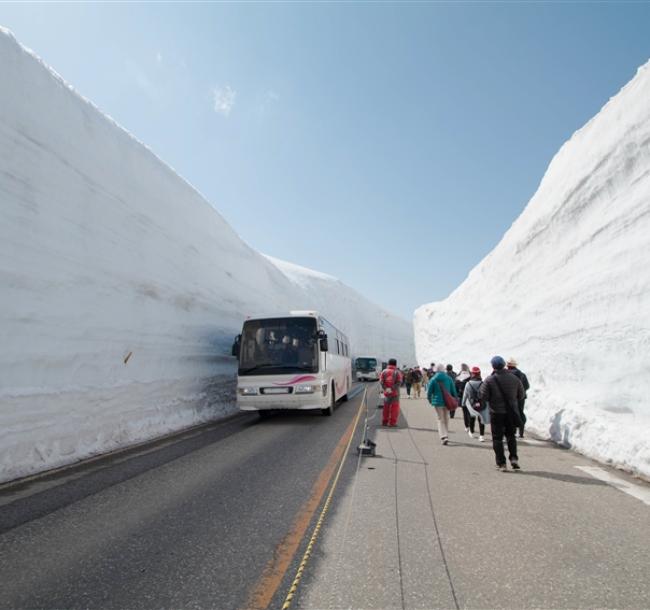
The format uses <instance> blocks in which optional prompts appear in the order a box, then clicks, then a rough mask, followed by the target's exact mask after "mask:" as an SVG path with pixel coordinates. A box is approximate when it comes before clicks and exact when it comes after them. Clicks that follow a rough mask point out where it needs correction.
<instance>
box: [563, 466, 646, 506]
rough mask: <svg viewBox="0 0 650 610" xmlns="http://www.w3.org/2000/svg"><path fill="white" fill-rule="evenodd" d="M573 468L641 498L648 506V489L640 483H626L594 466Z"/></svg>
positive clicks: (638, 498)
mask: <svg viewBox="0 0 650 610" xmlns="http://www.w3.org/2000/svg"><path fill="white" fill-rule="evenodd" d="M575 468H577V469H578V470H582V471H583V472H586V473H587V474H588V475H591V476H592V477H594V479H600V480H601V481H604V482H605V483H609V484H610V485H611V486H612V487H616V489H618V490H620V491H622V492H624V493H626V494H628V495H630V496H633V497H635V498H636V499H637V500H641V502H643V503H644V504H647V505H648V506H650V489H647V488H645V487H641V485H635V484H634V483H628V482H627V481H625V480H623V479H619V478H618V477H615V476H614V475H613V474H610V473H609V472H607V471H606V470H603V469H602V468H598V467H596V466H575Z"/></svg>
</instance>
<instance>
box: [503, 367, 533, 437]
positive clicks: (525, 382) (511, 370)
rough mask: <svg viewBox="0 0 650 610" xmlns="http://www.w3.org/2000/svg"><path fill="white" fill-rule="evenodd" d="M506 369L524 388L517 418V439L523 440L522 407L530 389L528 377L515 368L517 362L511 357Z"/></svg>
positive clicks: (523, 421)
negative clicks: (519, 422) (519, 421)
mask: <svg viewBox="0 0 650 610" xmlns="http://www.w3.org/2000/svg"><path fill="white" fill-rule="evenodd" d="M507 367H508V372H509V373H512V374H513V375H515V376H516V377H518V378H519V381H521V384H522V385H523V386H524V397H523V398H522V399H521V400H520V401H519V404H518V407H519V417H520V418H521V426H519V438H524V427H525V426H526V414H525V413H524V406H525V404H526V395H527V393H528V390H529V389H530V383H528V377H526V374H525V373H524V372H523V371H520V370H519V369H518V368H517V361H516V360H515V359H514V358H513V357H512V356H510V358H508V363H507Z"/></svg>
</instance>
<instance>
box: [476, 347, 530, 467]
mask: <svg viewBox="0 0 650 610" xmlns="http://www.w3.org/2000/svg"><path fill="white" fill-rule="evenodd" d="M490 363H491V364H492V368H493V369H494V370H493V371H492V374H491V375H490V376H489V377H488V378H487V379H486V380H485V381H484V382H483V385H482V386H481V389H480V392H479V395H480V398H481V400H482V401H486V402H487V403H488V404H489V409H490V422H491V425H492V448H493V449H494V454H495V457H496V462H497V468H498V469H499V470H502V471H505V470H507V468H506V455H505V452H504V451H503V436H504V434H505V437H506V441H507V443H508V453H509V457H510V465H511V466H512V469H513V470H520V466H519V458H518V457H517V438H516V430H517V428H518V427H519V426H520V419H519V401H520V400H521V399H522V398H523V397H524V386H523V384H522V383H521V381H519V379H518V378H517V377H515V376H514V375H511V374H510V373H508V371H507V370H506V361H505V360H504V359H503V358H502V357H501V356H495V357H494V358H492V360H491V361H490Z"/></svg>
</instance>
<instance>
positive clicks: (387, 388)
mask: <svg viewBox="0 0 650 610" xmlns="http://www.w3.org/2000/svg"><path fill="white" fill-rule="evenodd" d="M403 377H404V376H403V375H402V372H401V371H400V370H399V369H398V368H397V360H395V358H391V359H390V360H389V361H388V366H387V367H386V368H385V369H384V370H383V371H382V372H381V375H380V376H379V383H380V384H381V387H382V389H383V390H384V411H383V413H382V419H381V425H382V426H391V427H393V428H394V427H395V426H397V420H398V418H399V389H400V386H401V385H402V380H403Z"/></svg>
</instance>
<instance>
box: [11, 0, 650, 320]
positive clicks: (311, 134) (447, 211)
mask: <svg viewBox="0 0 650 610" xmlns="http://www.w3.org/2000/svg"><path fill="white" fill-rule="evenodd" d="M0 24H1V25H3V26H5V27H8V28H9V29H11V30H12V31H13V32H14V34H15V35H16V37H17V38H18V39H19V40H20V41H21V42H22V43H23V44H25V45H26V46H28V47H30V48H32V49H33V50H34V51H35V52H36V53H37V54H38V55H40V56H41V57H42V58H43V59H44V60H45V61H46V62H47V63H48V64H50V65H51V66H52V67H53V68H54V69H55V70H56V71H57V72H59V73H60V74H61V75H62V76H63V77H64V78H65V79H66V80H67V81H68V82H69V83H71V84H72V85H73V86H74V87H75V88H76V89H77V90H78V91H79V92H80V93H81V94H83V95H84V96H86V97H88V98H89V99H91V100H92V101H93V102H94V103H95V104H96V105H97V106H98V107H99V108H100V109H101V110H102V111H104V112H106V113H107V114H109V115H110V116H112V117H113V118H114V119H115V120H117V121H118V122H119V123H120V124H122V125H123V126H124V127H125V128H126V129H128V130H129V131H130V132H132V133H133V134H134V135H135V136H136V137H137V138H138V139H140V140H141V141H143V142H144V143H145V144H147V145H148V146H149V147H150V148H152V149H153V150H154V151H155V152H156V153H157V154H158V155H159V156H160V157H161V158H162V159H163V160H164V161H166V162H167V163H169V164H170V165H171V166H172V167H174V169H176V171H178V172H179V173H180V174H181V175H182V176H183V177H184V178H186V179H187V180H188V181H189V182H190V183H191V184H193V185H194V186H195V187H196V188H197V189H198V190H199V191H201V193H203V194H204V195H205V196H206V198H207V199H208V200H209V201H210V202H211V203H212V204H213V205H214V206H215V208H216V209H217V210H218V211H219V212H220V213H221V214H222V215H223V216H224V217H225V218H226V220H228V222H229V223H230V224H231V225H232V226H233V227H234V229H235V230H236V231H237V232H238V233H239V234H240V235H241V236H242V238H244V239H245V240H246V241H247V242H248V243H249V244H251V245H252V246H253V247H255V248H256V249H258V250H260V251H262V252H264V253H267V254H270V255H272V256H276V257H278V258H282V259H285V260H288V261H291V262H294V263H298V264H301V265H305V266H308V267H312V268H314V269H317V270H319V271H323V272H326V273H330V274H332V275H335V276H337V277H339V278H341V279H342V280H343V281H344V282H346V283H347V284H349V285H351V286H353V287H354V288H356V289H357V290H359V291H360V292H361V293H363V294H364V295H366V296H367V297H369V298H371V299H372V300H373V301H375V302H377V303H380V304H381V305H383V306H385V307H387V308H388V309H390V310H391V311H394V312H396V313H398V314H400V315H402V316H404V317H405V318H408V319H410V317H411V313H412V311H413V310H414V309H415V308H416V307H417V306H419V305H421V304H423V303H427V302H430V301H435V300H440V299H444V298H445V297H446V296H447V295H448V294H449V293H450V292H451V291H452V290H453V289H454V288H455V287H456V286H458V285H459V284H460V283H461V282H462V281H463V279H464V278H465V277H466V275H467V273H468V272H469V271H470V270H471V269H472V267H474V266H475V265H476V264H477V263H478V262H479V261H480V260H481V259H482V258H483V257H484V256H485V255H486V254H487V253H488V252H490V250H492V249H493V248H494V246H495V245H496V244H497V243H498V242H499V240H500V239H501V236H502V235H503V233H504V232H505V230H507V228H508V227H509V226H510V225H511V224H512V222H513V221H514V220H515V219H516V218H517V216H518V215H519V214H520V212H521V211H522V210H523V208H524V207H525V205H526V203H527V202H528V200H529V199H530V197H531V196H532V195H533V193H534V192H535V190H536V188H537V186H538V184H539V182H540V180H541V178H542V176H543V175H544V172H545V170H546V167H547V165H548V163H549V162H550V160H551V158H552V157H553V155H554V154H555V153H556V152H557V150H558V149H559V148H560V146H561V145H562V144H563V143H564V142H565V141H566V140H567V139H568V138H570V136H571V134H572V133H573V132H574V131H575V130H576V129H579V128H580V127H581V126H582V125H583V124H584V123H585V122H587V121H588V120H589V119H590V118H591V117H592V116H593V115H594V114H596V113H597V112H598V111H599V110H600V108H601V107H602V106H603V105H604V104H605V103H606V102H607V100H608V99H609V98H610V97H611V96H613V95H615V94H616V93H617V92H618V90H619V89H620V88H621V87H622V86H623V85H624V84H625V83H626V82H627V81H629V80H630V79H631V78H632V77H633V76H634V74H635V72H636V69H637V68H638V67H639V66H640V65H642V64H643V63H645V62H646V61H648V59H650V4H648V3H623V2H612V3H519V4H512V3H488V2H485V3H430V4H426V3H404V2H401V3H369V2H368V3H354V4H352V3H319V4H298V3H247V4H234V3H233V4H216V3H201V4H198V3H196V4H194V3H165V4H156V3H140V4H126V3H122V4H89V3H87V4H76V3H67V4H24V3H22V4H20V3H16V4H12V3H9V4H0Z"/></svg>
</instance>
